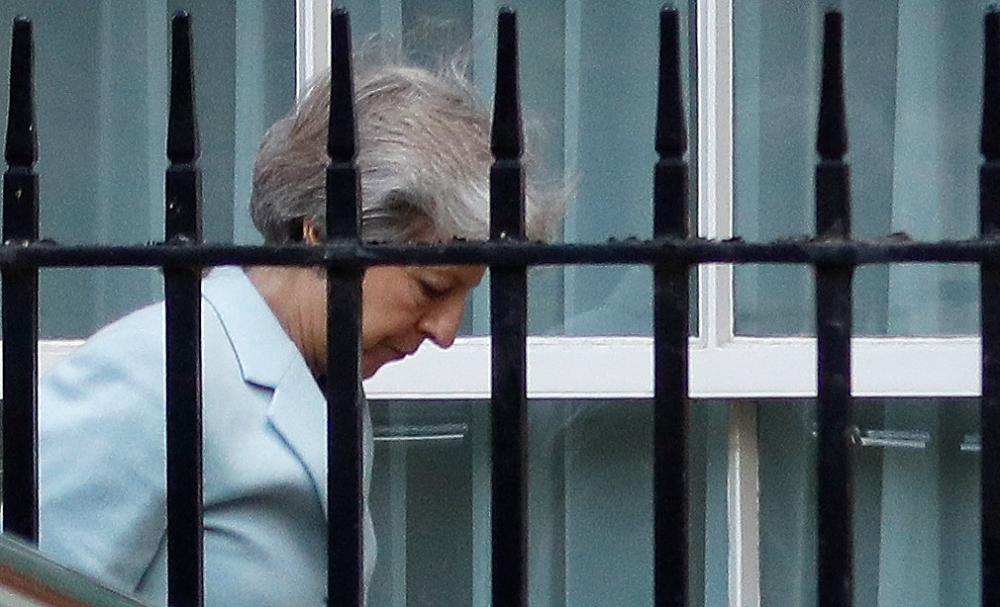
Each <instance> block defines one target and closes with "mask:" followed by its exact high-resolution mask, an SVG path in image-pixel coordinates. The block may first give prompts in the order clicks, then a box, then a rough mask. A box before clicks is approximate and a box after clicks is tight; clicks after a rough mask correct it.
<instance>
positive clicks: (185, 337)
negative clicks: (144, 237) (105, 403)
mask: <svg viewBox="0 0 1000 607" xmlns="http://www.w3.org/2000/svg"><path fill="white" fill-rule="evenodd" d="M198 155H199V147H198V129H197V119H196V116H195V107H194V69H193V65H192V56H191V18H190V16H189V15H187V14H186V13H177V14H176V15H174V18H173V23H172V37H171V59H170V112H169V117H168V128H167V158H168V159H169V160H170V165H169V166H168V167H167V171H166V180H165V186H166V187H165V192H166V208H165V220H166V229H165V232H166V240H167V243H168V244H169V245H190V244H198V243H200V242H201V209H200V194H201V192H200V179H201V175H200V171H199V169H198V168H197V167H196V166H195V162H196V161H197V159H198ZM163 285H164V308H165V320H166V422H167V425H166V449H167V601H168V604H170V605H202V604H203V602H204V583H203V573H202V567H203V562H204V559H203V523H202V518H201V517H202V512H201V510H202V415H201V269H200V268H189V267H177V266H170V267H164V269H163Z"/></svg>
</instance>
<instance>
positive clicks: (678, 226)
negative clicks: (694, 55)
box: [653, 8, 690, 607]
mask: <svg viewBox="0 0 1000 607" xmlns="http://www.w3.org/2000/svg"><path fill="white" fill-rule="evenodd" d="M679 19H680V17H679V13H678V11H677V10H675V9H667V8H665V9H663V10H662V11H661V13H660V57H659V94H658V99H657V118H656V141H655V144H656V151H657V154H658V156H659V159H658V160H657V163H656V167H655V173H654V189H653V196H654V199H653V206H654V208H653V236H654V238H687V237H688V232H689V228H688V214H689V209H688V167H687V163H686V162H685V160H684V154H685V152H686V151H687V129H686V127H685V119H684V103H683V97H682V95H683V89H682V86H681V62H680V57H681V50H680V23H679ZM689 271H690V268H689V267H688V266H687V265H684V264H679V263H659V264H656V265H655V266H654V268H653V282H654V288H653V339H654V379H653V382H654V384H653V385H654V387H653V407H654V409H653V416H654V420H653V446H654V460H653V461H654V463H653V499H654V517H653V518H654V531H653V534H654V542H655V545H654V555H655V556H654V561H655V562H654V592H655V600H654V602H655V604H656V605H657V607H667V606H671V607H684V606H686V605H687V604H688V596H689V592H688V547H689V529H690V524H689V513H688V482H687V479H688V474H687V434H688V428H689V424H690V404H689V400H688V332H689V327H688V323H689V321H688V316H689V305H690V303H689V301H690V300H689V293H688V291H689V288H690V287H689V284H690V283H689V279H688V274H689Z"/></svg>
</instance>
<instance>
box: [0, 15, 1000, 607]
mask: <svg viewBox="0 0 1000 607" xmlns="http://www.w3.org/2000/svg"><path fill="white" fill-rule="evenodd" d="M660 19H661V21H660V27H661V44H660V72H659V100H658V116H657V127H656V136H655V142H656V143H655V145H656V151H657V153H658V154H659V161H658V162H657V163H656V166H655V170H654V180H655V187H654V200H653V205H654V234H653V238H652V239H651V240H646V241H638V240H637V241H625V242H610V243H606V244H562V245H545V244H539V243H532V242H527V241H526V240H525V237H524V177H523V171H522V166H521V161H520V157H521V153H522V136H521V119H520V107H519V97H518V85H517V83H518V73H517V70H518V62H517V32H516V19H515V14H514V13H513V12H512V11H510V10H508V9H504V10H501V12H500V15H499V22H498V27H499V30H498V49H497V86H496V98H495V106H494V122H493V131H492V150H493V153H494V157H495V163H494V165H493V168H492V170H491V175H490V178H491V190H490V196H491V218H490V222H491V226H490V240H489V241H488V242H484V243H468V242H455V243H449V244H440V245H433V246H387V245H369V244H363V243H362V242H361V241H360V238H359V213H358V205H359V202H360V200H359V181H358V179H359V178H358V169H357V166H356V164H355V161H354V159H355V156H356V149H355V148H356V139H357V138H356V134H355V125H354V110H353V100H352V99H353V89H352V80H351V62H350V55H351V52H350V50H351V43H350V39H349V27H348V16H347V14H346V12H345V11H342V10H336V11H334V13H333V15H332V41H333V44H332V57H331V60H332V92H331V95H332V98H331V104H330V128H329V137H328V145H327V150H328V153H329V156H330V164H329V167H328V169H327V181H326V183H327V226H326V227H327V234H328V236H329V240H328V242H326V243H325V244H323V245H320V246H304V245H289V246H282V247H275V246H232V245H205V244H201V227H200V209H199V204H200V202H199V194H198V193H199V187H198V182H199V170H198V168H197V166H196V161H197V158H198V138H197V128H196V119H195V112H194V97H193V81H192V80H193V79H192V64H191V38H190V25H189V18H188V16H186V15H183V14H181V15H177V16H176V17H175V18H174V21H173V47H172V63H171V86H170V118H169V131H168V141H167V155H168V158H169V160H170V166H169V168H168V169H167V174H166V239H165V241H164V242H163V243H160V244H155V245H143V246H58V245H54V244H52V243H50V242H46V241H42V240H39V233H38V176H37V174H36V173H35V172H34V168H33V167H34V164H35V162H36V160H37V158H38V150H37V142H36V138H35V129H34V116H33V99H32V89H33V75H32V69H33V67H32V53H33V47H32V34H31V24H30V22H28V21H26V20H23V19H18V20H16V21H15V23H14V32H13V47H12V53H11V81H10V110H9V115H8V126H7V143H6V159H7V163H8V167H9V168H8V170H7V172H6V173H5V175H4V199H3V245H2V246H0V269H2V272H3V304H2V305H3V307H2V321H3V346H4V347H3V365H4V366H3V371H4V373H3V395H4V401H3V402H4V408H3V464H4V468H3V470H4V474H3V513H4V518H3V530H4V532H5V533H6V532H9V533H14V534H17V535H20V536H23V537H26V538H29V539H31V540H35V541H37V537H38V486H37V451H38V448H37V423H36V419H37V407H36V404H37V393H36V392H37V387H36V386H37V384H36V376H37V343H38V271H39V268H41V267H83V266H152V267H162V268H163V270H164V284H165V293H166V295H165V297H166V326H167V341H166V352H167V355H166V361H167V363H166V395H167V397H166V408H167V415H166V419H167V429H166V432H167V496H168V498H167V500H168V540H167V541H168V543H169V546H170V551H169V557H168V558H169V560H168V563H167V570H168V598H169V602H170V603H171V604H178V605H200V604H201V603H202V601H203V596H202V533H203V529H202V521H201V412H200V401H201V395H200V391H201V386H200V377H201V374H200V366H201V365H200V360H199V359H200V348H199V343H200V334H199V332H200V318H199V315H200V283H201V270H202V268H204V267H208V266H216V265H225V264H238V265H256V264H271V265H313V266H325V267H326V268H327V276H328V285H329V291H328V318H329V323H328V331H329V333H328V338H329V368H328V376H327V388H326V390H327V393H326V396H327V402H328V457H329V459H328V462H329V465H328V470H329V477H328V479H327V483H328V487H335V488H336V490H335V491H331V492H330V495H329V500H330V510H329V513H330V514H329V516H330V521H331V524H330V525H329V537H328V555H329V571H330V575H329V604H330V605H336V606H350V605H360V604H361V602H362V592H363V583H362V577H363V573H362V570H363V566H362V563H363V546H362V531H361V530H362V525H361V516H362V506H363V504H362V492H361V486H362V483H361V452H362V449H361V440H362V430H361V429H362V425H361V417H360V413H359V406H358V404H359V403H358V393H357V382H358V356H359V349H358V341H359V331H360V322H361V316H360V301H361V298H360V294H361V291H360V288H361V276H362V272H363V270H364V268H365V267H368V266H371V265H379V264H434V263H449V264H484V265H489V266H490V268H491V273H492V279H491V286H492V288H491V293H490V304H491V318H492V324H491V334H492V337H493V339H492V365H493V371H492V399H491V407H492V427H493V473H492V478H493V503H492V517H493V521H492V524H493V562H492V569H493V572H492V583H493V604H494V605H499V606H504V607H507V606H514V605H527V596H528V595H527V579H528V575H527V484H526V478H527V474H528V470H527V467H526V462H527V459H526V450H527V417H526V380H525V378H526V348H525V342H526V328H525V327H526V316H527V311H526V310H527V308H526V296H527V288H526V273H527V268H528V267H529V266H534V265H565V264H644V265H650V266H652V267H653V268H654V281H655V284H654V343H655V379H654V382H655V386H654V407H655V409H654V411H655V413H654V426H655V427H654V449H655V460H654V461H655V464H654V466H655V467H654V500H655V504H654V513H655V514H654V538H653V541H654V542H655V550H654V555H655V557H654V558H655V563H654V597H655V604H656V605H658V606H668V605H676V606H683V605H687V604H688V602H689V601H688V581H687V578H688V555H687V546H688V526H689V517H690V515H689V512H688V511H687V500H686V499H684V496H687V494H688V485H687V468H686V453H685V443H686V434H687V428H688V419H689V402H688V334H689V327H688V318H689V316H688V312H689V310H688V307H689V298H688V285H689V282H688V278H689V273H690V272H691V270H692V268H695V267H696V266H697V265H698V264H703V263H710V262H721V263H738V264H742V263H784V264H789V263H791V264H807V265H811V266H812V267H814V268H815V272H816V299H817V305H816V325H817V342H818V366H819V368H818V386H817V390H818V408H819V411H818V420H819V433H818V436H819V441H818V442H819V446H818V450H819V458H818V467H819V468H818V479H819V492H818V500H819V504H818V512H819V515H818V526H819V529H818V537H819V555H818V557H819V558H818V571H817V576H818V582H819V583H818V593H819V601H818V604H819V605H820V606H823V607H826V606H845V605H850V604H851V602H852V582H853V580H852V566H853V547H852V533H853V532H852V498H851V473H850V470H851V467H850V458H851V455H850V450H851V443H852V438H851V437H852V432H851V428H852V421H851V405H852V397H851V376H850V339H851V288H852V285H851V279H852V275H853V271H854V268H855V267H857V266H858V265H860V264H875V263H880V264H884V263H897V262H951V263H955V262H967V263H969V262H971V263H977V264H979V265H980V268H981V276H982V292H981V299H982V302H981V303H982V352H983V354H982V374H983V375H982V405H981V416H982V420H981V421H982V430H981V431H982V465H981V469H982V476H981V484H982V493H981V495H982V498H981V499H982V502H981V509H982V602H983V605H990V606H994V605H1000V476H998V475H997V474H995V471H996V470H997V467H998V464H1000V13H995V12H991V13H990V14H988V15H986V17H985V58H986V60H985V69H984V96H983V116H982V119H983V129H982V140H981V151H982V153H983V155H984V157H985V161H984V163H983V165H982V169H981V173H980V204H981V207H980V208H981V210H980V218H981V219H980V237H979V238H978V239H973V240H964V241H942V242H912V241H898V240H894V239H887V240H885V241H879V242H858V241H853V240H852V239H851V230H850V203H849V201H850V180H849V172H848V167H847V165H846V164H845V163H844V161H843V157H844V154H845V153H846V151H847V136H846V133H847V129H846V122H845V108H844V94H843V67H842V63H843V62H842V40H841V38H842V18H841V16H840V15H839V14H838V13H829V14H827V15H826V17H825V22H824V47H823V48H824V50H823V83H822V92H821V103H820V110H819V125H818V136H817V144H816V149H817V152H818V154H819V161H818V164H817V167H816V176H815V186H816V236H815V237H814V238H811V239H803V240H799V241H784V242H780V243H747V242H742V241H740V240H738V239H734V240H728V241H709V240H703V239H699V238H695V237H692V236H691V235H690V234H689V229H688V224H689V221H688V187H687V163H686V161H685V159H684V156H685V153H686V128H685V124H684V110H683V101H682V93H681V88H682V87H681V76H680V44H679V22H678V21H679V18H678V14H677V12H676V11H673V10H667V9H665V10H664V11H663V12H662V13H661V15H660ZM349 346H352V347H349Z"/></svg>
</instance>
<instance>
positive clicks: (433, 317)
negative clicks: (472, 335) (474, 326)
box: [420, 298, 465, 348]
mask: <svg viewBox="0 0 1000 607" xmlns="http://www.w3.org/2000/svg"><path fill="white" fill-rule="evenodd" d="M464 311H465V299H464V298H455V299H454V300H449V301H446V302H442V304H441V305H440V306H438V307H437V308H435V309H434V310H432V311H430V312H429V313H427V314H425V315H424V318H423V319H422V321H421V325H422V326H421V327H420V328H421V330H422V331H423V332H424V333H425V334H426V335H427V337H429V338H430V339H431V340H432V341H433V342H434V343H435V344H437V345H438V346H439V347H441V348H449V347H451V345H452V344H453V343H455V336H456V335H457V334H458V327H459V325H461V324H462V313H463V312H464Z"/></svg>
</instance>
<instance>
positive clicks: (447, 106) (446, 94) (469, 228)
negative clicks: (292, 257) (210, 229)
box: [250, 61, 565, 244]
mask: <svg viewBox="0 0 1000 607" xmlns="http://www.w3.org/2000/svg"><path fill="white" fill-rule="evenodd" d="M462 67H463V66H462V65H461V64H460V63H456V62H452V63H451V64H449V65H448V66H447V67H445V68H443V69H441V70H438V71H434V72H432V71H430V70H428V69H424V68H421V67H414V66H409V65H405V64H402V63H388V64H386V63H380V64H378V65H366V64H365V63H364V61H358V62H356V68H355V80H354V87H355V114H356V120H357V125H358V144H359V145H358V157H357V161H358V166H359V167H360V173H361V191H362V218H361V226H362V227H361V232H362V238H363V239H364V240H365V241H369V242H388V243H397V244H399V243H406V242H417V241H428V240H431V241H437V240H440V241H443V240H450V239H452V238H460V239H468V240H485V239H486V238H488V236H489V167H490V164H491V163H492V160H493V159H492V155H491V153H490V140H489V138H490V112H489V110H487V109H485V108H484V106H483V104H482V102H481V101H480V99H479V97H478V95H477V94H476V91H475V89H474V88H473V87H472V85H471V84H470V83H469V82H468V80H467V79H465V78H464V77H463V76H462V72H463V70H462ZM329 97H330V79H329V74H326V75H324V76H322V77H320V78H319V79H318V80H316V81H315V82H314V83H313V84H312V86H311V87H310V88H309V90H308V92H307V93H306V94H305V95H304V97H303V98H302V99H301V100H300V101H299V102H298V103H297V105H296V106H295V108H294V109H293V111H292V112H291V113H290V114H289V115H288V116H286V117H285V118H282V119H281V120H279V121H278V122H276V123H275V124H274V125H273V126H272V127H271V128H270V129H269V130H268V131H267V133H266V134H265V135H264V138H263V140H262V142H261V146H260V151H259V152H258V155H257V161H256V163H255V164H254V173H253V194H252V197H251V200H250V211H251V216H252V218H253V222H254V225H255V226H256V227H257V229H258V230H259V231H260V233H261V234H263V236H264V238H265V240H266V241H267V242H269V243H276V244H277V243H284V242H288V241H289V240H290V239H295V238H296V237H297V236H299V235H300V234H301V221H302V220H303V219H311V220H313V222H314V223H315V225H316V226H317V227H318V228H319V229H320V231H321V232H322V231H323V230H324V228H325V225H326V224H325V211H326V192H325V183H326V182H325V179H326V178H325V175H326V173H325V170H326V166H327V164H328V163H329V158H328V157H327V154H326V137H327V124H328V120H329ZM526 163H527V164H528V165H529V177H530V176H531V173H530V168H531V165H532V161H531V159H530V158H527V159H526ZM526 198H527V200H526V206H527V216H526V227H527V235H528V238H529V239H531V240H543V241H551V240H554V239H555V238H556V236H557V235H558V232H559V228H560V223H561V220H562V216H563V212H564V208H565V194H564V192H563V188H561V187H551V188H545V187H542V186H539V185H537V184H536V183H534V182H532V181H530V180H529V182H528V184H527V185H526ZM297 226H298V230H299V234H293V233H294V232H295V230H296V228H297Z"/></svg>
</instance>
